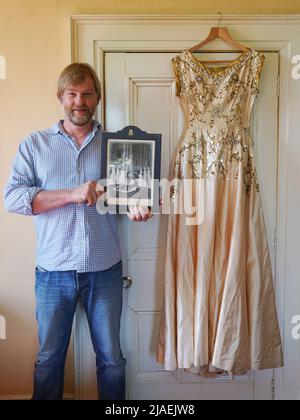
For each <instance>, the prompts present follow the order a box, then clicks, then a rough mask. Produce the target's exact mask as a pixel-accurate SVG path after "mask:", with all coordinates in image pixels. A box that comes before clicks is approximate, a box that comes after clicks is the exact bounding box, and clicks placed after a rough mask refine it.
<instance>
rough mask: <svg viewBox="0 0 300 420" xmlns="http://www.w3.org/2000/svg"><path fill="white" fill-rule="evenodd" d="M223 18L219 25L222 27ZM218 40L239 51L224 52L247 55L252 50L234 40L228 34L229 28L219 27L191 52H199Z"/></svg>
mask: <svg viewBox="0 0 300 420" xmlns="http://www.w3.org/2000/svg"><path fill="white" fill-rule="evenodd" d="M220 14H221V13H220V12H219V15H220ZM221 17H222V14H221V16H220V20H219V25H220V21H221ZM217 38H220V39H222V40H223V41H225V42H227V44H229V45H232V46H233V47H235V48H237V49H235V50H232V51H228V50H226V51H224V52H241V53H245V52H247V51H249V50H250V48H248V47H246V45H243V44H240V43H239V42H237V41H236V40H235V39H233V38H232V36H231V35H230V33H229V32H228V29H227V28H225V27H220V26H218V27H214V28H211V30H210V33H209V35H208V37H207V38H206V39H205V40H204V41H202V42H200V43H199V44H197V45H195V46H194V47H192V48H190V49H189V51H190V52H191V53H193V52H195V51H199V49H200V48H202V47H203V46H204V45H206V44H208V43H209V42H211V41H214V40H215V39H217ZM218 52H219V51H218ZM220 52H221V51H220ZM233 61H235V60H213V61H203V63H230V62H233Z"/></svg>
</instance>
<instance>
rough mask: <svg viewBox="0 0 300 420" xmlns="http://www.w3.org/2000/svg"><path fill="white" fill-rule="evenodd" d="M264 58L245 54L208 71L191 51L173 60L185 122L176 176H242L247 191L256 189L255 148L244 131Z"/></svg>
mask: <svg viewBox="0 0 300 420" xmlns="http://www.w3.org/2000/svg"><path fill="white" fill-rule="evenodd" d="M264 58H265V57H264V55H263V54H262V53H260V52H257V51H254V50H248V51H246V52H245V53H243V54H242V55H240V56H239V57H238V59H236V60H234V61H233V62H232V63H231V64H230V65H229V66H227V67H218V68H214V67H207V66H205V65H204V64H203V63H202V62H201V61H200V60H199V59H198V58H196V57H195V56H194V55H193V54H192V53H190V52H189V51H183V52H182V53H181V54H179V55H178V56H176V57H174V58H173V60H172V64H173V69H174V73H175V76H176V87H177V94H178V95H179V96H180V98H181V101H182V105H183V107H184V110H185V114H186V118H187V129H186V132H185V135H184V138H183V140H182V142H181V143H180V144H179V148H178V151H177V158H176V165H175V174H174V175H175V176H176V177H177V178H198V179H199V178H206V177H208V176H217V177H234V178H235V179H237V178H238V177H239V175H240V174H241V171H242V175H243V182H244V187H245V190H246V192H247V193H248V192H249V188H250V186H251V185H252V183H254V185H255V186H256V190H258V183H257V178H256V171H255V166H254V161H253V145H252V141H251V138H250V136H249V134H248V132H247V128H248V127H249V123H250V112H251V108H252V105H253V102H254V99H255V97H256V96H257V94H258V84H259V77H260V73H261V69H262V67H263V63H264Z"/></svg>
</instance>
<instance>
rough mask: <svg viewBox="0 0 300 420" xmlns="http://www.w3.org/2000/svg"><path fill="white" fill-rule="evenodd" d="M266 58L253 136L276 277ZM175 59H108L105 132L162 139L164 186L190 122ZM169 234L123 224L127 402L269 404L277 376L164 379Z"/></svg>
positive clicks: (273, 95)
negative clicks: (131, 129)
mask: <svg viewBox="0 0 300 420" xmlns="http://www.w3.org/2000/svg"><path fill="white" fill-rule="evenodd" d="M265 55H266V58H267V60H266V65H265V69H264V72H263V75H262V80H261V94H260V96H259V97H258V99H257V101H256V104H255V106H254V110H253V114H252V123H251V131H252V134H253V138H254V144H255V155H256V163H257V169H258V176H259V180H260V184H261V192H262V200H263V205H264V211H265V218H266V224H267V229H268V237H269V243H270V250H271V256H272V263H273V269H274V264H275V253H274V248H273V240H274V231H275V227H276V186H277V119H278V116H277V113H278V96H277V80H278V55H277V54H276V53H266V54H265ZM172 56H174V54H173V53H107V54H106V56H105V117H106V121H105V123H106V124H105V128H106V130H108V131H116V130H120V129H122V128H123V127H124V126H125V125H137V126H138V127H140V128H141V129H142V130H145V131H148V132H150V133H151V132H155V133H162V177H163V178H164V177H168V175H169V173H170V167H171V162H172V156H173V154H174V151H175V148H176V144H177V143H178V141H179V138H180V135H181V134H182V132H183V130H184V116H183V114H182V110H181V106H180V102H179V99H178V98H177V97H176V95H175V81H174V77H173V72H172V67H171V58H172ZM210 57H211V55H210ZM216 57H217V56H216ZM203 58H205V57H203ZM213 58H215V57H213ZM166 228H167V216H158V215H155V216H154V217H153V219H151V220H150V221H149V222H147V223H144V224H143V223H142V224H140V223H132V222H130V221H128V219H127V218H126V217H125V216H122V221H121V231H122V244H123V259H124V274H126V275H128V276H130V277H131V278H132V279H133V284H132V286H131V288H129V289H127V290H126V291H125V293H124V311H123V320H122V347H123V351H124V353H125V357H126V358H127V360H128V375H127V376H128V387H127V388H128V398H129V399H146V400H147V399H193V398H195V399H220V398H227V399H259V398H263V399H270V398H271V396H272V395H271V389H272V387H271V381H272V371H264V372H259V373H256V374H254V373H252V372H250V373H249V374H248V375H245V376H241V377H235V378H229V377H227V376H222V377H220V378H216V379H204V378H202V377H199V376H196V375H192V374H190V373H187V372H185V371H182V370H177V371H175V372H165V371H164V370H163V369H162V366H161V365H159V364H158V363H157V362H156V360H155V351H156V342H157V337H158V329H159V322H160V311H161V308H162V301H163V281H164V280H163V270H164V252H165V247H166ZM274 272H275V270H274ZM162 384H168V386H164V385H162Z"/></svg>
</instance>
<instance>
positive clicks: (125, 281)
mask: <svg viewBox="0 0 300 420" xmlns="http://www.w3.org/2000/svg"><path fill="white" fill-rule="evenodd" d="M131 285H132V278H131V277H123V287H124V289H129V287H131Z"/></svg>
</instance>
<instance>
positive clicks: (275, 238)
mask: <svg viewBox="0 0 300 420" xmlns="http://www.w3.org/2000/svg"><path fill="white" fill-rule="evenodd" d="M277 242H278V235H277V229H274V251H275V252H276V251H277Z"/></svg>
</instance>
